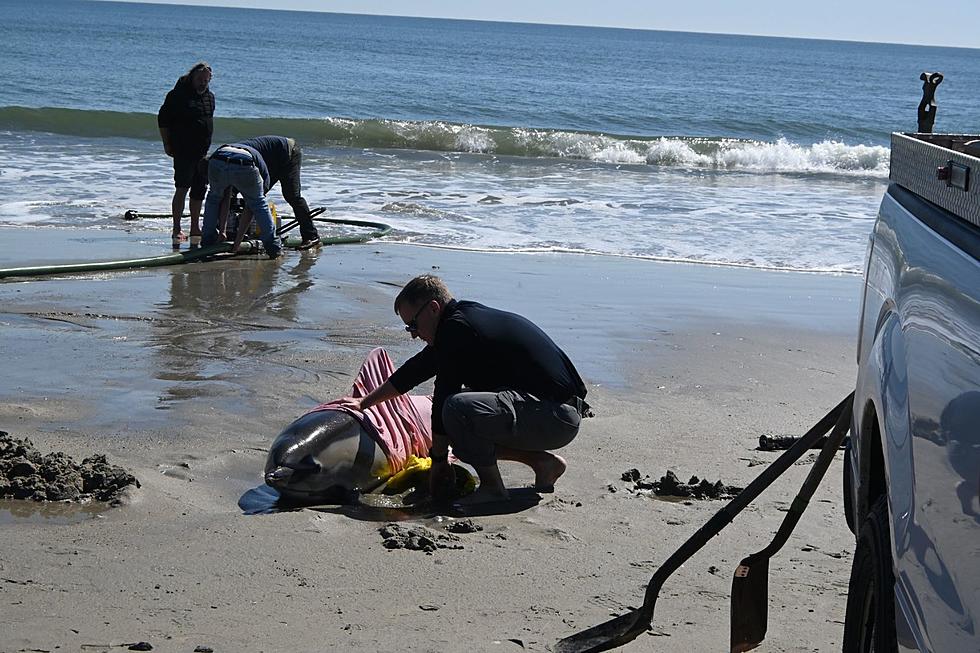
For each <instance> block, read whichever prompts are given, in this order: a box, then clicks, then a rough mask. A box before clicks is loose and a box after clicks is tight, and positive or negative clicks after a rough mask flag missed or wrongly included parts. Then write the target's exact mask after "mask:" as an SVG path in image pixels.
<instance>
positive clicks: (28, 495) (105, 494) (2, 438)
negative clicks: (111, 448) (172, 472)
mask: <svg viewBox="0 0 980 653" xmlns="http://www.w3.org/2000/svg"><path fill="white" fill-rule="evenodd" d="M130 485H135V486H136V487H139V485H140V484H139V481H137V480H136V478H135V477H134V476H133V475H132V474H130V473H129V472H127V471H126V470H124V469H122V468H121V467H116V466H115V465H110V464H109V463H108V461H107V460H106V457H105V456H104V455H101V454H96V455H94V456H90V457H88V458H86V459H85V460H83V461H82V462H81V464H78V463H76V462H75V461H74V460H72V458H71V457H70V456H68V455H67V454H65V453H63V452H60V451H55V452H53V453H49V454H46V455H43V456H42V455H41V452H39V451H38V450H37V449H35V448H34V444H33V443H32V442H31V441H30V440H28V439H26V438H25V439H23V440H17V439H16V438H13V437H11V436H10V435H9V434H8V433H7V432H6V431H0V498H3V497H9V498H14V499H29V500H32V501H81V500H84V499H89V498H91V499H96V500H97V501H108V502H114V501H116V500H118V498H119V494H120V493H121V492H122V490H123V489H124V488H126V487H127V486H130Z"/></svg>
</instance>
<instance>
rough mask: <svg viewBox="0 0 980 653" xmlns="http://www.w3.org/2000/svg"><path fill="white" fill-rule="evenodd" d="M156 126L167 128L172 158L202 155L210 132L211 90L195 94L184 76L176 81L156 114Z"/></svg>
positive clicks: (209, 139)
mask: <svg viewBox="0 0 980 653" xmlns="http://www.w3.org/2000/svg"><path fill="white" fill-rule="evenodd" d="M157 125H158V126H159V127H160V128H162V129H168V130H170V145H171V146H172V147H173V152H174V156H175V157H179V158H184V157H202V156H204V155H206V154H207V153H208V149H210V147H211V135H212V133H214V93H212V92H211V90H210V89H208V90H207V91H205V92H204V93H201V94H198V93H197V91H195V90H194V87H193V86H192V85H191V81H190V78H189V77H188V76H186V75H185V76H184V77H181V78H180V79H178V80H177V83H176V84H175V85H174V87H173V89H172V90H171V91H170V92H169V93H167V98H166V99H165V100H164V101H163V106H161V107H160V112H159V113H158V114H157Z"/></svg>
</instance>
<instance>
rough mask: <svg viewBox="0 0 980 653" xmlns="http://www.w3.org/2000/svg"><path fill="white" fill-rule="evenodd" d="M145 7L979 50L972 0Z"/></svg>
mask: <svg viewBox="0 0 980 653" xmlns="http://www.w3.org/2000/svg"><path fill="white" fill-rule="evenodd" d="M137 1H140V0H137ZM144 1H146V0H144ZM152 1H155V2H160V1H164V2H167V4H186V5H212V6H227V7H253V8H266V9H296V10H303V11H333V12H341V13H355V14H384V15H390V16H427V17H437V18H463V19H472V20H503V21H517V22H529V23H555V24H563V25H598V26H604V27H632V28H639V29H662V30H681V31H688V32H717V33H725V34H754V35H762V36H795V37H804V38H820V39H840V40H846V41H878V42H887V43H912V44H923V45H947V46H957V47H970V48H978V47H980V30H978V27H980V0H945V1H943V2H939V3H934V2H928V1H923V0H917V1H913V0H807V1H803V2H801V1H800V0H680V1H678V0H671V1H670V2H662V1H657V0H647V1H645V2H644V1H643V0H601V1H597V0H493V1H490V0H397V1H396V0H179V1H175V2H169V1H168V0H152Z"/></svg>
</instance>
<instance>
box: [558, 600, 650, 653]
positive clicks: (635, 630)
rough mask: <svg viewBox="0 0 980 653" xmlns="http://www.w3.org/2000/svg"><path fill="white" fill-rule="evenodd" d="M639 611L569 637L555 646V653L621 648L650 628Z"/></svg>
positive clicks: (576, 652)
mask: <svg viewBox="0 0 980 653" xmlns="http://www.w3.org/2000/svg"><path fill="white" fill-rule="evenodd" d="M641 612H642V609H641V610H633V611H631V612H627V613H626V614H623V615H620V616H618V617H616V618H615V619H610V620H609V621H607V622H605V623H601V624H599V625H598V626H593V627H592V628H589V629H588V630H583V631H581V632H578V633H575V634H574V635H569V636H568V637H566V638H564V639H562V640H559V642H558V643H557V644H555V653H594V652H596V651H608V650H609V649H611V648H616V647H619V646H623V645H624V644H627V643H628V642H631V641H633V640H634V639H636V636H637V635H639V634H640V633H642V632H644V631H646V630H647V629H648V628H649V627H650V620H649V619H648V618H644V615H643V614H641Z"/></svg>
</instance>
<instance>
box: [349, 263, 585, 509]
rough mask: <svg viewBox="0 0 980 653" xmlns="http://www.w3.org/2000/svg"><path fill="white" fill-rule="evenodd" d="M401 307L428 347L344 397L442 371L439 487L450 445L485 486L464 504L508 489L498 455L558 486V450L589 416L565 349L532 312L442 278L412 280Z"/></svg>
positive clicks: (544, 485) (385, 395) (367, 403)
mask: <svg viewBox="0 0 980 653" xmlns="http://www.w3.org/2000/svg"><path fill="white" fill-rule="evenodd" d="M395 313H397V314H398V315H399V316H400V317H401V319H402V321H403V322H404V323H405V330H406V331H408V332H409V333H410V334H411V335H412V337H413V338H420V339H421V340H422V341H424V342H425V343H426V347H425V348H424V349H423V350H422V351H421V352H419V353H418V354H416V355H415V356H413V357H412V358H410V359H409V360H408V361H406V362H405V364H404V365H402V366H401V367H400V368H398V369H397V370H396V371H395V373H394V374H392V375H391V377H390V378H389V379H388V381H386V382H385V383H384V385H382V386H380V387H378V388H377V389H376V390H375V391H374V392H371V393H370V394H368V395H367V396H366V397H363V398H360V399H357V398H353V397H346V398H344V400H343V401H344V405H346V406H348V407H349V408H353V409H356V410H363V409H365V408H369V407H371V406H373V405H374V404H377V403H379V402H382V401H386V400H388V399H392V398H394V397H397V396H398V395H401V394H404V393H406V392H408V391H409V390H411V389H412V388H414V387H415V386H417V385H419V384H421V383H423V382H425V381H427V380H428V379H431V378H432V377H433V376H434V377H435V391H434V394H433V398H432V449H431V451H430V456H431V458H432V474H431V479H432V488H433V494H434V495H437V494H438V489H439V488H442V487H446V486H447V485H448V486H449V487H451V485H450V484H449V483H450V482H451V480H452V478H451V477H452V473H453V472H452V467H451V466H450V465H449V461H448V449H449V445H450V444H451V445H452V447H453V453H454V454H455V455H456V457H458V458H459V459H460V460H462V461H464V462H467V463H469V464H471V465H472V466H473V467H474V468H475V469H476V472H477V475H478V476H479V477H480V486H479V488H477V490H476V492H474V493H473V494H472V495H470V496H468V497H466V498H464V499H463V500H461V501H460V503H461V504H472V503H484V502H489V501H499V500H503V499H506V498H507V497H508V494H507V488H506V487H505V486H504V483H503V480H502V479H501V477H500V469H499V468H498V467H497V461H498V460H513V461H517V462H520V463H523V464H525V465H528V466H529V467H530V468H531V469H532V470H533V471H534V486H535V489H537V490H538V491H539V492H551V491H553V488H554V484H555V481H557V480H558V478H559V477H560V476H561V475H562V474H564V473H565V468H566V463H565V460H564V459H563V458H562V457H561V456H558V455H556V454H554V453H552V452H551V450H554V449H560V448H561V447H564V446H565V445H567V444H568V443H569V442H571V441H572V439H573V438H575V436H576V435H577V434H578V430H579V424H580V422H581V420H582V417H584V416H586V415H590V414H591V412H590V411H589V406H588V404H586V403H585V394H586V388H585V384H584V383H583V382H582V379H581V377H579V374H578V372H577V371H576V370H575V367H574V366H573V365H572V362H571V361H570V360H569V359H568V356H566V355H565V352H563V351H562V350H561V349H560V348H559V347H558V346H557V345H556V344H555V343H554V342H553V341H552V340H551V338H549V337H548V335H547V334H545V333H544V331H542V330H541V329H540V328H538V327H537V326H536V325H535V324H533V323H532V322H531V321H529V320H528V319H526V318H524V317H521V316H520V315H516V314H514V313H508V312H505V311H501V310H498V309H495V308H490V307H488V306H484V305H482V304H478V303H476V302H471V301H456V300H455V299H453V297H452V295H451V294H450V292H449V289H448V288H447V287H446V285H445V284H444V283H443V282H442V280H441V279H440V278H439V277H436V276H433V275H423V276H420V277H416V278H414V279H412V280H411V281H410V282H408V284H406V285H405V287H404V288H403V289H402V290H401V292H400V293H399V294H398V296H397V297H396V298H395Z"/></svg>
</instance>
